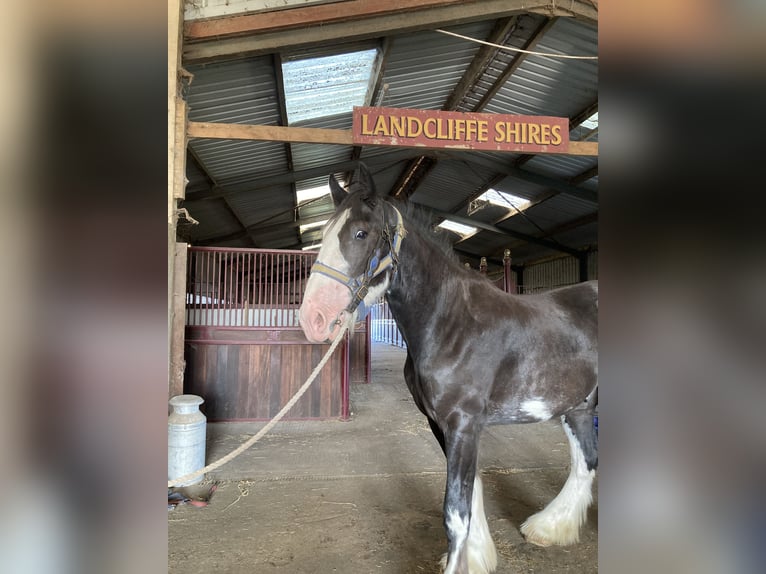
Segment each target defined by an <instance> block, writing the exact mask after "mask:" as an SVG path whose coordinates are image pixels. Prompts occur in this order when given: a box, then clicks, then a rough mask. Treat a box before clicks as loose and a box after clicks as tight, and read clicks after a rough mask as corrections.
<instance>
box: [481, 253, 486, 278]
mask: <svg viewBox="0 0 766 574" xmlns="http://www.w3.org/2000/svg"><path fill="white" fill-rule="evenodd" d="M479 273H481V274H482V275H486V274H487V258H486V257H482V258H481V259H480V260H479Z"/></svg>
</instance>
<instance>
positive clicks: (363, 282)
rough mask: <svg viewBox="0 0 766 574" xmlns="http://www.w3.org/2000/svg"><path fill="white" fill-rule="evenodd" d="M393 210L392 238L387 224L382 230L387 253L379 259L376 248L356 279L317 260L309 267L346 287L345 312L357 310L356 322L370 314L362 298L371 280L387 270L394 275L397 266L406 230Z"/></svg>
mask: <svg viewBox="0 0 766 574" xmlns="http://www.w3.org/2000/svg"><path fill="white" fill-rule="evenodd" d="M392 207H393V206H392ZM393 209H394V211H395V212H396V225H395V226H394V228H393V237H392V236H391V228H390V227H389V226H388V224H386V226H385V227H384V228H383V235H382V238H383V239H384V240H386V241H388V245H389V251H388V253H387V254H386V256H385V257H383V258H382V259H381V258H380V248H376V249H375V250H374V251H373V252H372V254H371V255H370V259H369V261H368V263H367V270H366V271H365V272H364V273H362V274H361V275H359V276H358V277H349V276H348V275H346V274H345V273H343V271H339V270H338V269H335V268H334V267H330V266H329V265H325V264H324V263H322V262H321V261H319V260H318V259H317V260H316V261H315V262H314V265H313V266H312V267H311V272H312V273H319V274H320V275H325V276H327V277H329V278H330V279H335V281H338V282H339V283H342V284H343V285H345V286H346V287H348V289H349V291H351V302H350V303H349V304H348V307H346V309H345V311H346V312H347V313H349V314H352V313H353V312H354V311H356V310H357V309H359V314H358V315H357V318H356V320H357V321H361V320H362V319H364V318H365V317H366V316H367V313H369V312H370V310H369V309H368V308H367V306H366V305H365V304H364V298H365V297H366V296H367V291H368V290H369V287H370V283H371V282H372V280H373V279H375V278H376V277H377V276H378V275H380V274H381V273H383V272H384V271H386V270H388V269H389V268H391V269H393V270H394V273H396V268H397V266H398V264H399V249H400V248H401V246H402V239H404V236H405V235H407V230H406V229H405V228H404V223H403V222H402V214H401V213H399V210H398V209H396V208H395V207H394V208H393Z"/></svg>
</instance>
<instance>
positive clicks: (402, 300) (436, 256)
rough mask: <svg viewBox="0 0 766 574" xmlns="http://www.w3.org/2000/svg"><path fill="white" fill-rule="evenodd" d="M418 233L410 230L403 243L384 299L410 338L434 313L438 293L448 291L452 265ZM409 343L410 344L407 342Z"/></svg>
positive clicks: (443, 254) (439, 298)
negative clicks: (396, 267)
mask: <svg viewBox="0 0 766 574" xmlns="http://www.w3.org/2000/svg"><path fill="white" fill-rule="evenodd" d="M420 233H421V232H420V231H419V230H417V229H415V230H412V231H409V232H408V234H407V236H406V237H405V239H404V240H403V241H402V248H401V252H400V254H399V265H398V269H397V272H396V276H395V277H394V279H393V282H392V284H391V287H390V288H389V290H388V292H387V294H386V298H387V299H388V303H389V306H390V308H391V312H392V314H393V315H394V319H396V322H397V324H398V325H399V327H400V329H401V330H402V332H403V333H404V334H405V337H412V336H413V335H415V333H416V332H417V331H419V329H421V328H422V327H423V326H424V324H425V319H426V318H427V317H430V316H432V315H433V313H434V312H435V311H437V310H438V309H437V305H438V302H439V301H440V300H443V298H442V297H440V296H439V294H440V291H442V290H445V289H447V288H448V284H449V283H450V281H449V278H450V274H451V273H452V270H451V269H450V268H451V267H452V266H453V265H454V263H452V262H451V261H450V260H449V258H448V256H447V255H446V254H445V253H444V252H443V251H442V250H441V249H440V248H439V247H437V246H436V245H434V244H432V243H431V242H430V241H428V240H426V239H424V238H423V237H422V236H421V235H420ZM408 344H409V342H408Z"/></svg>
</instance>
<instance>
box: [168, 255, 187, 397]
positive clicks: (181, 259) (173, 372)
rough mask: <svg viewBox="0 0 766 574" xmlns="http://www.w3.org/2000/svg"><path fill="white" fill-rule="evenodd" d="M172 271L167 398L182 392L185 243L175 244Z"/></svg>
mask: <svg viewBox="0 0 766 574" xmlns="http://www.w3.org/2000/svg"><path fill="white" fill-rule="evenodd" d="M174 247H175V260H174V265H173V267H174V269H173V299H172V303H171V310H172V313H173V323H172V337H171V341H170V384H169V389H168V396H169V397H174V396H176V395H182V394H183V392H184V369H185V367H186V361H185V360H184V328H185V326H186V266H187V261H188V256H187V253H188V250H187V247H188V246H187V245H186V243H175V242H174Z"/></svg>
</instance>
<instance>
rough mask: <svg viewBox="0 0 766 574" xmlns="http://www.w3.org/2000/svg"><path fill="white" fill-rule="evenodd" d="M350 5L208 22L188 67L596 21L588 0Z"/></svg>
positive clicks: (194, 35)
mask: <svg viewBox="0 0 766 574" xmlns="http://www.w3.org/2000/svg"><path fill="white" fill-rule="evenodd" d="M565 4H566V6H565V7H562V6H561V5H560V4H559V3H556V2H553V1H551V0H348V1H346V2H334V3H327V4H317V5H314V6H304V7H299V8H290V9H285V10H277V11H273V12H263V13H258V14H244V15H242V14H240V15H236V16H230V17H225V18H215V19H210V20H193V21H190V22H187V23H186V24H185V27H184V36H185V40H186V41H185V42H184V62H185V63H188V62H198V61H209V60H215V59H231V58H240V57H246V56H251V55H257V54H268V53H272V52H277V51H282V50H286V49H290V48H296V47H299V46H306V45H317V44H322V43H337V42H339V41H340V42H348V41H352V40H363V39H370V38H380V37H382V36H387V35H390V34H403V33H408V32H415V31H419V30H429V29H434V28H439V27H441V26H454V25H456V24H463V23H467V22H476V21H480V20H489V19H497V18H507V17H509V16H513V15H514V14H521V13H524V12H536V13H543V14H545V15H547V16H550V17H554V16H568V17H576V18H580V19H584V20H586V21H590V22H594V23H595V22H597V21H598V9H597V8H596V7H594V6H593V4H592V3H590V2H589V1H588V0H568V1H567V2H566V3H565Z"/></svg>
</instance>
